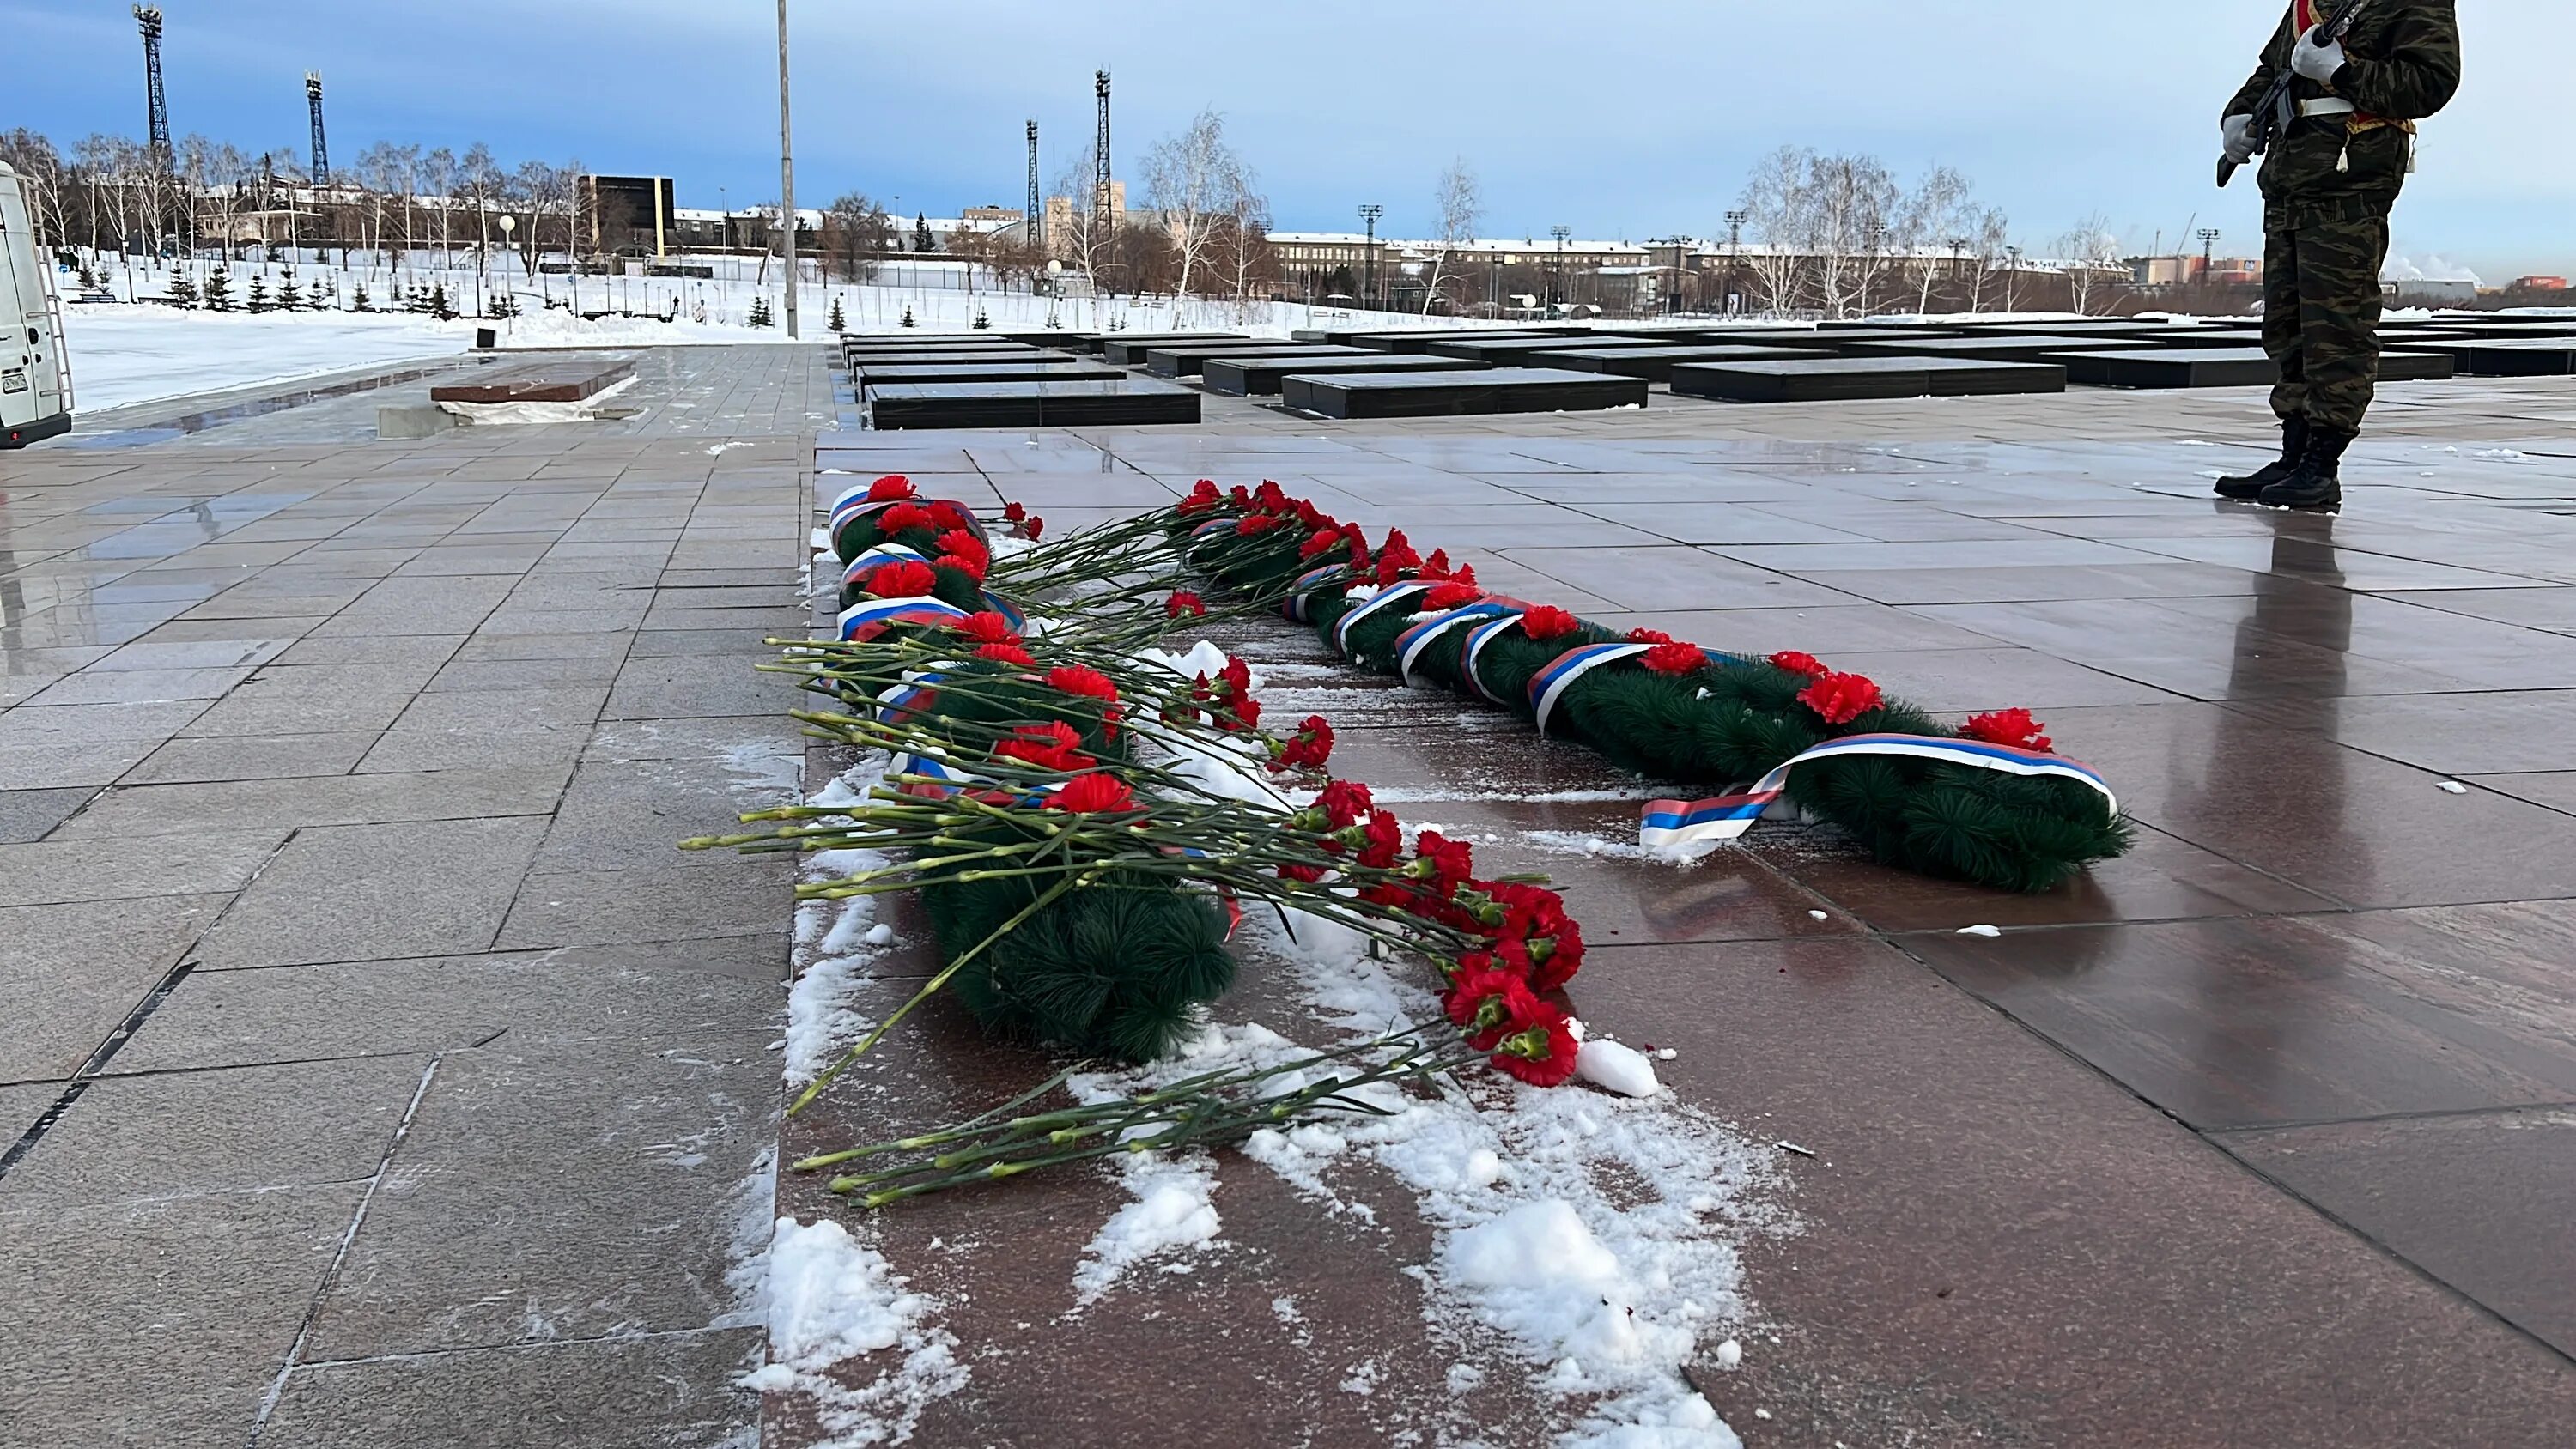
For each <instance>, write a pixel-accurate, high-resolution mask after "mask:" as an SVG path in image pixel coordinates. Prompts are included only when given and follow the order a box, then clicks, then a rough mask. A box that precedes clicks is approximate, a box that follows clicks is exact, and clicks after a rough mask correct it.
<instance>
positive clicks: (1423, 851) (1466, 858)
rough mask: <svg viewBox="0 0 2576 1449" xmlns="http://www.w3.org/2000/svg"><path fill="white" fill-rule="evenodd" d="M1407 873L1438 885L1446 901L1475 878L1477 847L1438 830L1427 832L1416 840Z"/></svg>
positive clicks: (1406, 868) (1414, 838) (1414, 839)
mask: <svg viewBox="0 0 2576 1449" xmlns="http://www.w3.org/2000/svg"><path fill="white" fill-rule="evenodd" d="M1404 873H1405V874H1406V875H1409V876H1412V877H1413V878H1414V879H1416V880H1429V881H1433V882H1436V883H1437V884H1438V886H1439V889H1440V895H1441V897H1442V898H1443V899H1446V898H1447V897H1448V896H1449V894H1450V893H1451V892H1452V891H1455V890H1456V889H1457V888H1458V887H1459V886H1462V885H1464V884H1466V883H1467V882H1468V881H1470V880H1472V879H1474V878H1475V875H1476V850H1475V847H1474V846H1472V845H1469V844H1468V843H1467V842H1466V841H1463V840H1451V839H1449V838H1448V837H1447V836H1444V835H1442V834H1441V833H1440V832H1439V831H1437V830H1425V831H1423V832H1422V833H1421V834H1419V835H1417V836H1415V837H1413V864H1412V865H1410V866H1407V867H1405V872H1404Z"/></svg>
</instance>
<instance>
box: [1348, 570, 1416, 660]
mask: <svg viewBox="0 0 2576 1449" xmlns="http://www.w3.org/2000/svg"><path fill="white" fill-rule="evenodd" d="M1431 589H1432V586H1431V585H1430V584H1427V583H1424V582H1423V581H1421V580H1420V579H1405V580H1403V581H1402V582H1400V583H1392V584H1389V585H1387V586H1386V587H1385V588H1382V589H1380V590H1378V591H1377V592H1376V593H1374V594H1371V595H1369V596H1368V597H1367V598H1366V599H1363V600H1361V601H1360V602H1359V603H1357V604H1354V605H1352V606H1351V609H1350V611H1349V612H1348V613H1346V614H1344V615H1342V617H1340V618H1338V619H1335V620H1334V621H1333V648H1334V649H1336V650H1338V651H1340V652H1341V653H1343V654H1349V653H1350V652H1351V626H1352V625H1354V624H1357V623H1358V622H1359V621H1360V620H1362V619H1365V618H1367V617H1369V616H1370V615H1371V614H1378V613H1383V612H1385V611H1386V610H1388V609H1391V608H1394V607H1395V606H1396V605H1398V604H1401V603H1403V602H1404V601H1405V600H1407V599H1410V598H1412V597H1414V596H1415V595H1417V594H1427V593H1429V592H1431Z"/></svg>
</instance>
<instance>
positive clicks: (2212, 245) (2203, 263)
mask: <svg viewBox="0 0 2576 1449" xmlns="http://www.w3.org/2000/svg"><path fill="white" fill-rule="evenodd" d="M2219 235H2220V233H2219V230H2218V228H2216V227H2214V226H2204V227H2202V228H2201V229H2200V279H2201V280H2202V281H2204V282H2206V281H2208V280H2209V274H2210V271H2211V269H2212V268H2213V267H2214V266H2215V263H2213V262H2212V261H2211V260H2210V258H2211V257H2212V255H2213V254H2215V253H2216V252H2217V250H2218V238H2219Z"/></svg>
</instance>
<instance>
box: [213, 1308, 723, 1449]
mask: <svg viewBox="0 0 2576 1449" xmlns="http://www.w3.org/2000/svg"><path fill="white" fill-rule="evenodd" d="M765 1341H766V1335H765V1334H763V1333H762V1331H761V1330H759V1329H757V1328H726V1329H712V1330H708V1331H705V1332H699V1333H675V1334H657V1335H654V1336H652V1337H648V1338H636V1339H625V1340H616V1341H607V1342H591V1343H556V1344H530V1345H527V1346H525V1347H519V1348H497V1349H470V1350H466V1351H463V1352H458V1353H441V1354H434V1355H429V1356H425V1357H399V1358H383V1359H372V1360H367V1361H364V1362H358V1363H323V1364H308V1365H304V1366H301V1367H299V1368H297V1369H296V1370H295V1371H294V1372H293V1373H291V1374H289V1375H288V1376H287V1380H286V1391H285V1393H284V1394H283V1395H281V1396H280V1397H279V1399H278V1401H277V1408H276V1411H275V1412H274V1413H272V1414H271V1415H270V1417H269V1421H268V1425H267V1427H266V1429H265V1430H264V1431H263V1432H262V1433H261V1434H260V1437H259V1442H260V1444H261V1445H262V1446H263V1449H487V1446H491V1445H499V1444H510V1445H531V1446H533V1445H540V1444H542V1445H545V1446H548V1449H631V1446H635V1445H643V1444H651V1445H654V1446H656V1449H738V1446H741V1445H744V1444H749V1443H755V1442H758V1434H759V1420H760V1396H759V1395H758V1394H757V1393H753V1392H750V1391H748V1390H744V1389H739V1388H736V1387H734V1381H735V1380H737V1379H739V1378H740V1377H741V1376H742V1375H743V1373H745V1372H747V1371H748V1370H749V1369H751V1368H755V1367H758V1365H759V1363H760V1359H761V1352H762V1347H763V1344H764V1343H765Z"/></svg>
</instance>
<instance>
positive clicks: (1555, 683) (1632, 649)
mask: <svg viewBox="0 0 2576 1449" xmlns="http://www.w3.org/2000/svg"><path fill="white" fill-rule="evenodd" d="M1654 647H1655V646H1654V645H1652V644H1629V643H1612V644H1585V645H1583V646H1581V647H1579V648H1574V649H1568V650H1566V651H1565V652H1564V653H1562V654H1559V655H1558V656H1556V657H1555V658H1554V659H1551V660H1549V661H1548V662H1547V666H1546V667H1545V668H1543V669H1541V670H1540V671H1539V672H1538V673H1536V674H1533V675H1531V676H1530V682H1529V707H1530V713H1531V714H1532V715H1534V716H1536V717H1537V719H1538V732H1539V733H1540V734H1546V733H1547V717H1548V715H1549V714H1550V713H1552V712H1553V711H1554V710H1555V709H1556V702H1557V701H1558V700H1560V699H1563V698H1564V697H1565V691H1566V690H1568V689H1569V688H1572V687H1573V684H1574V681H1576V680H1578V679H1581V678H1582V677H1583V676H1585V675H1587V674H1589V673H1591V672H1592V671H1593V670H1595V669H1598V668H1600V667H1601V666H1602V665H1604V664H1616V663H1618V662H1619V661H1620V660H1622V659H1634V658H1636V657H1637V656H1638V655H1640V654H1643V653H1645V652H1646V651H1647V650H1649V649H1652V648H1654Z"/></svg>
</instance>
